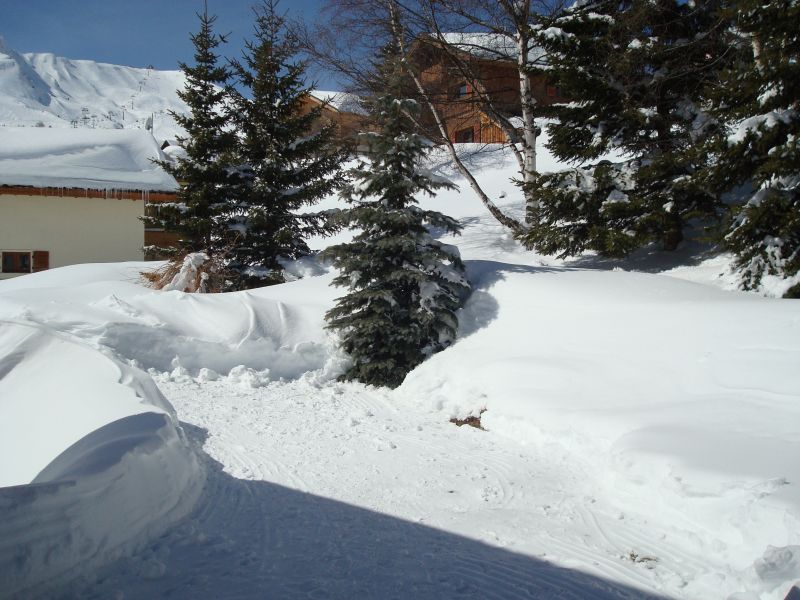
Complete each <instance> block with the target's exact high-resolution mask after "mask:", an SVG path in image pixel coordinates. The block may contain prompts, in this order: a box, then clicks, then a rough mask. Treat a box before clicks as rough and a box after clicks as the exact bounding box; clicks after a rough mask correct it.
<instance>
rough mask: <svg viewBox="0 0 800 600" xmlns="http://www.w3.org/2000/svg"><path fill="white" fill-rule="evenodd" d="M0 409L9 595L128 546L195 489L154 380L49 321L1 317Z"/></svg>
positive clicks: (175, 511) (187, 457) (192, 468)
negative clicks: (44, 324)
mask: <svg viewBox="0 0 800 600" xmlns="http://www.w3.org/2000/svg"><path fill="white" fill-rule="evenodd" d="M0 413H2V419H0V455H2V456H3V457H4V461H3V466H2V469H0V512H1V513H2V515H3V518H2V519H0V572H1V573H2V574H3V594H4V595H5V594H8V595H9V597H21V596H23V595H24V596H26V597H29V595H30V594H40V593H43V592H44V591H46V590H48V589H49V588H51V587H52V586H54V585H56V584H57V583H58V582H60V581H62V580H69V579H72V578H74V577H75V576H77V575H80V574H82V573H87V572H91V570H92V569H93V568H96V567H97V566H99V565H101V564H103V563H104V562H107V561H108V560H110V559H113V558H114V557H117V556H123V555H126V554H130V553H131V552H133V551H134V550H136V549H137V548H138V547H140V546H141V545H142V544H144V543H145V542H147V541H149V540H151V539H153V538H154V537H156V536H158V535H160V534H161V533H163V532H164V531H166V530H167V529H168V528H169V527H170V526H171V525H172V524H173V523H175V522H177V521H179V520H180V519H182V518H183V517H185V516H186V514H188V513H189V512H190V510H191V509H192V507H193V506H194V504H195V502H196V500H197V498H198V496H199V494H200V491H201V487H202V482H203V478H204V475H203V472H202V470H201V469H200V467H199V462H198V460H197V457H196V455H195V454H194V452H192V451H191V450H190V448H189V446H188V443H187V441H186V438H185V436H184V435H183V433H182V432H181V431H180V430H179V429H178V427H177V420H176V417H175V414H174V411H173V409H172V407H171V406H170V404H169V402H167V400H166V399H165V398H164V397H163V396H162V394H161V393H160V392H159V390H158V388H157V387H156V386H155V384H154V383H153V381H152V379H151V378H150V377H148V376H147V375H146V374H145V373H143V372H141V371H139V370H137V369H133V368H131V367H130V366H128V365H126V364H124V363H122V362H120V361H118V360H116V359H114V358H113V357H110V356H108V355H107V353H104V352H102V351H98V348H96V347H92V346H91V345H89V344H86V343H83V342H82V341H80V340H77V339H76V338H74V337H72V336H65V335H63V334H60V333H59V332H57V331H55V330H54V329H52V328H50V327H48V326H42V325H36V324H35V323H31V322H26V321H25V320H19V321H14V320H11V321H0ZM27 484H30V485H27Z"/></svg>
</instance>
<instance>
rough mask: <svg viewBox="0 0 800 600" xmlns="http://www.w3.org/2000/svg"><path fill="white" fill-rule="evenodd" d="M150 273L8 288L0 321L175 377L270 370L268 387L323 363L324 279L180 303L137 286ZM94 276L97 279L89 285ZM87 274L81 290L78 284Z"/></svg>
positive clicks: (68, 273) (18, 283) (65, 274)
mask: <svg viewBox="0 0 800 600" xmlns="http://www.w3.org/2000/svg"><path fill="white" fill-rule="evenodd" d="M154 265H155V266H158V263H155V264H154V263H145V262H143V263H127V264H123V265H120V266H119V268H118V269H117V270H115V269H113V268H105V267H102V266H100V265H98V266H94V265H92V266H90V265H78V266H75V267H68V268H65V269H58V270H52V271H49V272H42V273H36V274H33V275H26V276H25V277H20V278H17V279H14V280H8V281H4V282H2V285H0V313H4V314H6V315H11V316H12V317H13V318H15V319H17V320H23V321H26V322H34V323H39V324H42V325H45V324H46V326H48V327H52V328H55V329H57V330H58V331H61V332H63V333H68V334H70V335H74V336H76V337H78V338H80V339H83V340H85V341H86V342H87V343H89V344H90V345H92V346H94V347H97V348H103V349H106V350H107V351H109V352H112V353H113V354H114V355H115V356H116V357H117V358H118V359H120V360H124V361H128V362H131V363H132V364H135V365H136V366H139V367H141V368H143V369H146V370H150V369H152V370H153V371H154V372H157V373H160V374H163V373H167V374H170V373H171V374H173V375H174V376H176V377H180V376H181V375H182V373H181V371H180V369H184V370H185V371H186V374H187V375H190V376H192V377H196V376H197V375H198V374H199V371H200V370H201V369H204V368H205V369H210V370H212V371H214V372H216V373H219V374H228V373H230V372H231V370H233V369H235V368H237V367H240V366H242V367H244V368H247V369H252V370H255V371H259V372H264V371H265V370H267V369H268V370H269V378H270V379H273V380H277V379H296V378H298V377H300V376H301V375H303V374H304V373H306V372H308V371H314V370H317V369H320V368H322V367H323V366H324V365H325V363H326V361H327V360H328V358H329V355H330V351H329V346H330V340H329V339H328V336H327V334H326V333H325V331H324V330H323V324H324V323H323V313H324V311H325V310H326V306H327V304H329V303H332V300H333V297H334V296H335V295H336V294H337V291H336V290H334V289H333V288H331V287H330V286H329V285H328V283H329V282H330V278H331V277H332V276H331V275H328V274H327V272H326V274H325V275H324V276H320V277H312V278H309V279H302V280H299V281H295V282H292V283H289V284H286V285H283V286H272V287H268V288H262V289H258V290H253V291H247V292H234V293H229V294H186V293H183V292H180V291H176V290H173V291H156V290H151V289H147V288H144V287H143V286H142V285H141V284H140V283H137V282H136V280H135V279H133V277H134V274H135V273H136V268H137V266H138V270H139V271H141V270H144V269H152V268H153V267H154ZM94 268H96V269H97V271H96V272H97V273H98V274H100V275H101V277H98V278H97V280H95V281H91V277H90V276H88V273H90V272H91V271H92V270H93V269H94ZM83 273H86V274H87V277H86V279H85V283H78V282H82V281H84V280H82V279H81V278H82V277H83V275H82V274H83ZM43 288H46V289H47V292H46V293H43V292H42V290H43ZM176 369H178V370H177V371H176ZM238 376H239V375H237V373H234V377H238ZM261 377H262V378H263V377H266V375H264V374H263V373H262V375H261Z"/></svg>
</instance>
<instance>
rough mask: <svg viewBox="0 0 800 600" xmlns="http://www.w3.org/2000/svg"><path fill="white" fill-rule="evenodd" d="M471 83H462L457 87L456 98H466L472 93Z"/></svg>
mask: <svg viewBox="0 0 800 600" xmlns="http://www.w3.org/2000/svg"><path fill="white" fill-rule="evenodd" d="M470 91H471V90H470V89H469V85H468V84H466V83H462V84H461V85H460V86H458V87H457V88H456V98H465V97H466V96H467V95H468V94H469V93H470Z"/></svg>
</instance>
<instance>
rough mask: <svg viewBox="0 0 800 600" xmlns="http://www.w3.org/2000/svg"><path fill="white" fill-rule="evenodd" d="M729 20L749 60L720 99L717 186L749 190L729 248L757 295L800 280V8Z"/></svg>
mask: <svg viewBox="0 0 800 600" xmlns="http://www.w3.org/2000/svg"><path fill="white" fill-rule="evenodd" d="M730 14H731V17H732V20H733V22H734V23H735V25H736V29H735V31H736V33H737V35H738V37H739V39H738V44H739V46H740V47H741V48H742V50H743V54H742V56H741V57H740V60H739V61H737V63H736V64H735V65H734V66H733V67H732V68H731V69H730V70H729V71H728V72H727V73H726V76H725V78H724V80H723V85H722V86H721V87H720V92H719V94H718V96H717V97H716V112H717V115H718V116H719V117H720V118H721V119H724V120H725V121H726V123H727V124H728V126H729V129H728V131H727V132H726V133H727V135H726V136H725V137H724V139H722V140H721V147H720V159H719V162H718V164H717V166H716V168H715V169H713V174H714V178H713V183H714V185H717V186H720V187H723V188H726V189H729V188H731V187H732V186H742V187H741V188H740V189H739V196H740V198H739V200H740V206H739V207H738V208H737V209H735V214H734V218H733V219H732V222H731V224H730V229H729V231H728V234H727V236H726V238H725V242H726V245H727V247H728V248H729V249H731V250H732V251H733V252H734V253H735V254H736V266H737V268H738V269H739V270H740V273H741V284H742V287H743V288H745V289H757V288H758V287H759V285H760V284H761V282H762V279H763V277H764V275H765V274H770V275H776V276H779V277H791V276H794V275H796V274H797V273H798V272H800V146H798V139H800V28H799V27H798V23H800V4H798V2H796V1H793V0H771V1H770V2H763V1H761V0H740V1H738V2H735V3H733V4H732V7H731V9H730ZM788 295H791V296H793V297H800V284H797V285H795V286H794V288H793V289H792V290H790V292H789V294H788Z"/></svg>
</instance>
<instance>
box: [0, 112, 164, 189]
mask: <svg viewBox="0 0 800 600" xmlns="http://www.w3.org/2000/svg"><path fill="white" fill-rule="evenodd" d="M161 158H163V155H162V154H161V151H160V150H159V147H158V144H157V143H156V141H155V138H153V136H152V135H151V134H150V133H149V132H148V131H142V130H136V129H125V130H113V129H50V128H12V127H3V128H0V185H10V186H27V185H30V186H37V187H65V188H90V189H108V190H143V191H174V190H177V189H178V184H177V182H176V181H175V179H173V177H172V176H171V175H169V174H168V173H167V172H166V171H164V170H163V169H162V168H161V167H159V166H158V165H155V164H153V162H152V161H153V160H154V159H161Z"/></svg>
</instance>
